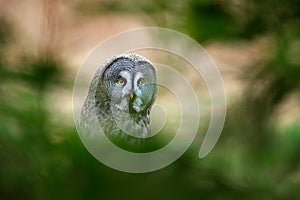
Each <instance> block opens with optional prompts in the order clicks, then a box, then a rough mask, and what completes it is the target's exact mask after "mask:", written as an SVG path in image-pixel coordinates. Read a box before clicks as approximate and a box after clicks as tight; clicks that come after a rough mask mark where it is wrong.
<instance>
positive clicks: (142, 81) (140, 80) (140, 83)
mask: <svg viewBox="0 0 300 200" xmlns="http://www.w3.org/2000/svg"><path fill="white" fill-rule="evenodd" d="M143 83H144V78H140V79H139V80H138V81H137V85H138V86H141V85H142V84H143Z"/></svg>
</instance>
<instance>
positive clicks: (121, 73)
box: [78, 54, 157, 146]
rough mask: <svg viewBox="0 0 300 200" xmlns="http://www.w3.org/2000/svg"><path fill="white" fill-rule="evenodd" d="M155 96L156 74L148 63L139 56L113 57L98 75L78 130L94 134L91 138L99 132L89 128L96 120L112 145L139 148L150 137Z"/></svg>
mask: <svg viewBox="0 0 300 200" xmlns="http://www.w3.org/2000/svg"><path fill="white" fill-rule="evenodd" d="M156 94H157V82H156V71H155V68H154V66H153V65H152V64H151V62H150V61H149V60H148V59H146V58H145V57H143V56H140V55H137V54H121V55H118V56H114V57H112V58H110V59H108V60H107V61H106V62H104V64H102V65H101V66H100V67H99V68H98V70H97V71H96V73H95V75H94V77H93V80H92V82H91V84H90V88H89V92H88V95H87V97H86V100H85V102H84V104H83V107H82V110H81V114H80V119H79V122H78V123H79V126H80V127H81V129H82V130H84V129H86V130H92V133H89V134H97V131H99V130H97V129H96V128H95V129H91V128H90V127H89V126H90V124H89V122H91V120H97V122H98V124H99V125H100V127H101V129H102V131H103V133H104V134H105V135H106V136H107V137H108V138H109V139H110V140H111V141H112V142H113V143H115V144H117V145H121V146H122V145H125V146H128V145H129V146H130V145H140V143H141V141H142V140H144V139H145V138H147V136H148V133H149V123H150V111H151V107H152V105H153V103H154V101H155V99H156ZM95 118H96V119H95ZM90 132H91V131H90Z"/></svg>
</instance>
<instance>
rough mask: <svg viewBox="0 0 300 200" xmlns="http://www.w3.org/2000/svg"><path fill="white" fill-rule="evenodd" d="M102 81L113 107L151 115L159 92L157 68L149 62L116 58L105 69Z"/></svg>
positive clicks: (131, 112) (134, 113)
mask: <svg viewBox="0 0 300 200" xmlns="http://www.w3.org/2000/svg"><path fill="white" fill-rule="evenodd" d="M102 81H103V83H102V84H103V86H104V88H105V89H106V93H107V95H108V97H109V98H110V100H111V105H112V106H113V109H115V110H118V111H123V112H125V113H129V114H132V115H136V114H139V113H146V114H148V115H149V112H150V109H151V106H152V104H153V102H154V100H155V96H156V92H157V86H156V73H155V69H154V67H153V66H152V65H151V64H150V63H149V62H145V61H138V62H135V61H134V60H130V59H126V58H122V59H116V60H115V61H114V62H113V63H111V65H110V66H109V67H108V68H107V69H106V70H105V72H104V74H103V80H102Z"/></svg>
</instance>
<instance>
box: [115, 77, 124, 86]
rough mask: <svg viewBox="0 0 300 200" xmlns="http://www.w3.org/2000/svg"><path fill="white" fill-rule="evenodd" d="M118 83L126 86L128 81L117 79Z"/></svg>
mask: <svg viewBox="0 0 300 200" xmlns="http://www.w3.org/2000/svg"><path fill="white" fill-rule="evenodd" d="M116 83H117V84H119V85H124V84H125V83H126V80H125V79H124V78H122V77H120V78H118V79H117V81H116Z"/></svg>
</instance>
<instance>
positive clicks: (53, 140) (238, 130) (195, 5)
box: [0, 0, 300, 199]
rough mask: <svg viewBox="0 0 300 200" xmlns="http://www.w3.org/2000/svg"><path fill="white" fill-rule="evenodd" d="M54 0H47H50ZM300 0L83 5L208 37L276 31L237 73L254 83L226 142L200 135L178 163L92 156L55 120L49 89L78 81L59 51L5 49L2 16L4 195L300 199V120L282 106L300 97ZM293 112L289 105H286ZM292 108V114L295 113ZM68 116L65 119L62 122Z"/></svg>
mask: <svg viewBox="0 0 300 200" xmlns="http://www.w3.org/2000/svg"><path fill="white" fill-rule="evenodd" d="M45 2H47V1H45ZM299 5H300V1H299V0H290V1H279V0H275V1H271V0H267V1H258V0H255V1H243V0H237V1H216V0H212V1H196V0H189V1H175V2H173V1H166V0H155V1H146V0H141V1H132V0H129V1H82V3H78V4H76V6H74V9H75V10H77V12H78V13H80V14H85V15H95V14H98V13H99V14H101V15H102V16H103V17H105V13H115V14H118V13H131V14H132V15H135V16H137V17H138V16H142V17H143V18H144V19H145V21H147V23H149V25H160V26H165V27H168V28H174V29H176V30H179V31H181V32H184V33H186V34H188V35H190V36H191V37H193V38H195V39H196V40H197V41H199V42H201V43H212V42H215V41H218V42H221V43H222V42H223V41H226V42H227V43H228V42H239V41H253V40H255V39H257V38H259V37H265V38H267V40H268V45H267V48H266V51H264V52H261V54H264V55H265V56H264V59H263V60H262V61H261V62H259V63H257V64H256V65H255V66H249V67H248V68H247V69H248V71H244V72H243V73H242V74H239V76H240V77H242V79H243V80H244V81H245V82H246V84H247V87H246V89H245V90H244V91H241V92H243V94H244V95H243V96H242V98H241V99H237V100H236V101H235V102H233V103H231V104H230V106H229V107H228V110H227V113H228V116H227V120H226V123H225V127H224V131H223V133H222V135H221V138H220V141H219V142H218V144H217V145H216V147H215V149H214V150H213V152H212V153H211V154H209V156H208V157H206V158H205V159H203V160H200V159H198V158H197V150H198V148H199V147H200V142H199V139H200V138H198V140H197V141H196V142H195V144H194V145H193V146H192V147H191V148H190V149H189V150H188V151H187V152H186V153H185V154H184V156H183V157H182V158H180V159H179V160H178V161H176V162H175V163H173V164H172V165H170V166H168V167H166V168H164V169H162V170H159V171H156V172H153V173H147V174H126V173H121V172H117V171H115V170H113V169H110V168H108V167H106V166H104V165H102V164H101V163H99V162H98V161H97V160H96V159H94V158H93V157H92V156H91V155H90V154H89V153H88V152H87V151H86V150H85V148H84V146H83V145H82V144H81V142H80V140H79V137H78V136H77V133H76V130H75V128H74V125H73V124H66V123H64V119H59V120H54V119H55V118H57V116H56V115H54V114H53V113H51V112H50V111H51V110H50V109H51V104H56V103H57V102H58V101H60V99H59V97H57V99H56V101H57V102H55V101H54V102H53V101H50V100H49V98H48V96H49V93H51V91H53V90H55V89H56V88H58V87H66V88H70V89H71V87H70V86H71V85H72V80H66V78H65V72H64V71H65V70H64V69H65V68H64V66H63V65H64V61H63V60H61V58H60V55H55V54H54V52H51V53H49V52H47V51H45V52H41V53H38V54H37V55H36V54H32V55H31V54H30V55H28V52H25V51H24V54H23V55H21V56H19V57H16V58H15V60H14V62H11V60H10V59H7V57H6V55H7V54H6V53H7V52H6V48H7V46H9V45H10V44H11V43H14V42H15V34H14V33H15V29H14V27H12V26H11V25H10V24H9V22H8V21H7V20H6V18H5V17H0V92H1V97H0V199H83V198H87V199H92V198H98V199H105V198H107V199H114V198H116V199H117V198H124V199H141V198H142V199H201V198H205V199H300V192H299V188H300V145H299V144H300V123H299V121H298V120H299V115H298V119H297V118H296V117H297V116H296V117H294V116H293V115H291V116H289V117H290V118H292V119H293V120H291V122H290V123H289V124H285V125H284V126H278V124H279V123H280V120H281V119H282V118H281V117H280V116H277V115H279V114H282V113H280V112H277V110H278V109H279V108H280V107H281V106H283V105H285V104H287V103H286V102H289V101H288V100H289V99H290V98H293V99H296V102H297V103H296V104H295V105H294V104H293V105H287V110H288V112H291V113H295V112H294V111H295V110H298V112H299V106H300V105H299V103H300V56H299V54H300V6H299ZM285 114H286V113H285ZM287 114H288V113H287ZM58 121H61V123H58Z"/></svg>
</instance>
